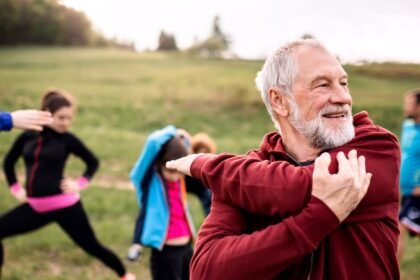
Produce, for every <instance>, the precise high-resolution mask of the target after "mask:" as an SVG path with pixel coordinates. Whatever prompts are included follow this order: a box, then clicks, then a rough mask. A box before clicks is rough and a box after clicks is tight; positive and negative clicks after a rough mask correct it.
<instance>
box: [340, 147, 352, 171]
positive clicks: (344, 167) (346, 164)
mask: <svg viewBox="0 0 420 280" xmlns="http://www.w3.org/2000/svg"><path fill="white" fill-rule="evenodd" d="M337 161H338V174H350V173H351V172H352V167H351V166H350V161H349V160H348V159H347V158H346V156H345V155H344V153H343V152H339V153H338V154H337Z"/></svg>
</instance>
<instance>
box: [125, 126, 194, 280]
mask: <svg viewBox="0 0 420 280" xmlns="http://www.w3.org/2000/svg"><path fill="white" fill-rule="evenodd" d="M187 154H188V151H187V148H186V146H185V144H184V143H183V139H182V137H180V136H179V135H177V129H176V128H175V126H173V125H169V126H167V127H165V128H163V129H161V130H157V131H155V132H153V133H152V134H151V135H150V136H149V137H148V138H147V140H146V143H145V145H144V148H143V151H142V153H141V155H140V157H139V159H138V160H137V162H136V163H135V165H134V167H133V169H132V171H131V173H130V179H131V181H132V183H133V184H134V187H135V189H136V194H137V201H138V204H139V207H140V212H139V216H138V218H137V221H136V225H135V230H134V237H133V241H132V246H131V247H130V249H129V255H128V258H129V259H130V258H131V259H137V258H138V257H139V254H140V252H141V248H142V246H147V247H151V248H152V252H151V258H150V269H151V273H152V278H153V279H159V280H161V279H173V280H178V279H179V280H181V279H189V263H190V259H191V256H192V239H193V237H194V235H195V230H194V226H193V223H192V219H191V216H190V213H189V211H188V205H187V195H186V186H185V180H184V176H183V175H182V174H181V173H179V172H177V171H173V170H169V169H167V168H166V166H165V164H166V162H167V161H170V160H174V159H178V158H181V157H183V156H186V155H187Z"/></svg>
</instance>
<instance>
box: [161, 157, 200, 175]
mask: <svg viewBox="0 0 420 280" xmlns="http://www.w3.org/2000/svg"><path fill="white" fill-rule="evenodd" d="M200 155H201V154H192V155H188V156H186V157H182V158H179V159H176V160H170V161H168V162H166V168H168V169H175V170H176V171H179V172H181V173H184V174H185V175H188V176H191V165H192V163H193V161H194V160H195V159H196V158H197V157H198V156H200Z"/></svg>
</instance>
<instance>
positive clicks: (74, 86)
mask: <svg viewBox="0 0 420 280" xmlns="http://www.w3.org/2000/svg"><path fill="white" fill-rule="evenodd" d="M261 65H262V62H261V61H240V60H230V61H226V60H205V59H198V58H190V57H188V56H185V55H182V54H181V55H177V54H165V53H143V54H139V53H133V52H124V51H117V50H109V49H108V50H106V49H77V48H1V49H0V104H1V109H2V110H13V109H15V108H24V107H26V108H33V107H39V100H40V97H41V95H42V93H43V92H44V91H45V90H46V89H47V88H49V87H59V88H64V89H66V90H68V91H70V92H72V93H73V94H74V95H75V96H76V98H77V99H78V104H79V106H78V114H77V118H76V119H75V123H74V127H73V131H74V132H75V133H76V134H77V135H78V136H79V137H80V138H82V139H83V140H84V141H85V142H86V144H87V145H88V146H89V147H91V148H92V149H93V150H94V151H95V153H96V154H97V155H98V156H99V158H100V159H101V169H100V171H99V172H98V174H97V176H96V177H95V180H94V182H93V185H94V187H93V188H91V189H88V190H86V191H85V192H84V193H83V197H84V198H83V201H84V203H85V207H86V209H87V211H88V213H89V216H90V218H91V220H92V224H93V226H94V227H95V229H96V232H97V234H98V237H99V239H100V240H102V241H103V242H104V243H105V244H107V245H109V246H110V247H111V248H112V249H113V250H115V251H116V252H117V253H118V254H119V255H120V256H124V255H125V252H126V249H127V247H128V245H129V242H130V239H131V233H132V230H133V224H134V219H135V217H136V215H137V206H136V203H135V198H134V193H133V192H132V191H127V190H117V189H115V188H100V187H115V186H121V185H123V186H127V185H129V183H128V178H127V174H128V172H129V170H130V168H131V167H132V165H133V163H134V161H135V160H136V158H137V156H138V154H139V152H140V149H141V148H142V146H143V143H144V140H145V138H146V137H147V135H148V134H149V133H150V132H152V131H153V130H155V129H157V128H161V127H163V126H165V125H167V124H169V123H172V124H175V125H176V126H178V127H183V128H185V129H187V130H188V131H190V132H191V133H192V134H194V133H197V132H200V131H205V132H207V133H209V134H210V135H211V136H212V137H214V139H215V140H216V142H217V144H218V150H219V151H220V152H222V151H223V152H225V151H226V152H232V153H244V152H246V151H247V150H249V149H251V148H255V147H257V146H258V144H259V143H260V141H261V138H262V135H263V134H264V133H266V132H268V131H271V130H272V129H273V125H272V123H271V120H270V119H269V117H268V115H267V113H266V111H265V108H264V106H263V104H262V101H261V99H260V96H259V93H258V92H257V91H256V90H255V86H254V77H255V73H256V72H257V71H258V70H259V68H260V67H261ZM346 70H347V71H348V72H349V75H350V89H351V92H352V96H353V103H354V109H353V111H354V112H357V111H360V110H368V111H369V114H370V116H371V117H372V118H373V119H374V120H375V121H376V122H377V123H378V124H380V125H382V126H384V127H386V128H388V129H389V130H391V131H393V132H394V133H396V134H397V135H399V134H400V125H401V121H402V110H401V104H402V97H403V94H404V92H405V91H407V90H408V89H410V88H414V87H418V86H419V84H420V75H418V73H420V65H413V64H409V65H399V64H398V65H397V64H375V65H366V66H346ZM18 133H19V132H18V131H15V132H12V133H2V134H1V145H0V157H3V156H4V153H5V152H6V151H7V150H8V148H9V147H10V145H11V143H12V142H13V140H14V138H15V137H16V135H17V134H18ZM82 168H83V166H82V164H81V163H80V162H79V161H77V160H75V159H73V158H72V159H71V160H70V162H69V169H68V173H69V174H70V175H73V176H77V175H78V174H80V170H81V169H82ZM19 173H20V174H23V173H22V168H21V163H20V165H19ZM0 176H2V175H0ZM0 184H1V185H2V186H3V187H2V188H0V212H3V211H6V210H7V209H9V208H10V207H12V206H13V205H16V203H15V202H14V201H13V199H12V198H11V197H10V195H9V193H8V191H7V189H6V187H5V183H4V180H3V179H2V177H0ZM99 186H100V187H99ZM190 201H191V203H192V210H193V214H194V217H195V220H196V224H197V225H199V224H200V223H201V221H202V218H203V215H202V212H201V209H200V207H199V206H198V203H197V200H196V199H195V198H193V197H190ZM4 244H5V247H6V253H7V256H6V265H5V268H4V278H5V279H77V278H79V279H98V277H99V278H100V279H115V277H114V275H113V274H112V272H110V271H109V270H107V269H105V268H104V267H103V266H102V264H100V263H99V262H98V261H96V260H94V259H92V258H90V257H88V256H86V255H85V254H84V253H83V252H81V250H80V249H78V248H76V247H75V246H73V244H72V243H71V241H70V240H69V239H68V238H67V237H66V236H65V235H64V234H63V233H62V232H61V231H60V230H59V228H58V227H57V226H49V227H46V228H45V229H42V230H41V231H38V232H35V233H32V234H30V235H25V236H20V237H17V238H12V239H9V240H6V241H5V242H4ZM419 251H420V245H419V243H418V241H417V240H410V243H409V246H408V252H407V256H406V259H405V261H404V263H403V264H402V269H403V271H402V274H403V275H404V277H405V279H419V278H420V271H419V270H418V269H417V266H418V263H419V262H420V252H419ZM147 255H148V251H147V250H146V256H145V258H144V259H143V261H142V262H141V263H140V264H137V265H130V267H129V268H130V270H133V271H134V272H136V273H137V275H138V276H139V279H149V272H148V266H147V265H148V258H147ZM46 260H48V261H46ZM98 275H99V276H98Z"/></svg>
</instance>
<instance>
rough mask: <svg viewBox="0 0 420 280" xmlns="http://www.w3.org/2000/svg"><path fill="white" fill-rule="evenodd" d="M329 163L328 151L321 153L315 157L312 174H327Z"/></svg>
mask: <svg viewBox="0 0 420 280" xmlns="http://www.w3.org/2000/svg"><path fill="white" fill-rule="evenodd" d="M330 163H331V156H330V154H328V153H323V154H322V155H321V156H319V157H317V158H316V159H315V164H314V176H322V175H329V174H330V172H329V170H328V167H329V166H330Z"/></svg>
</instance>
